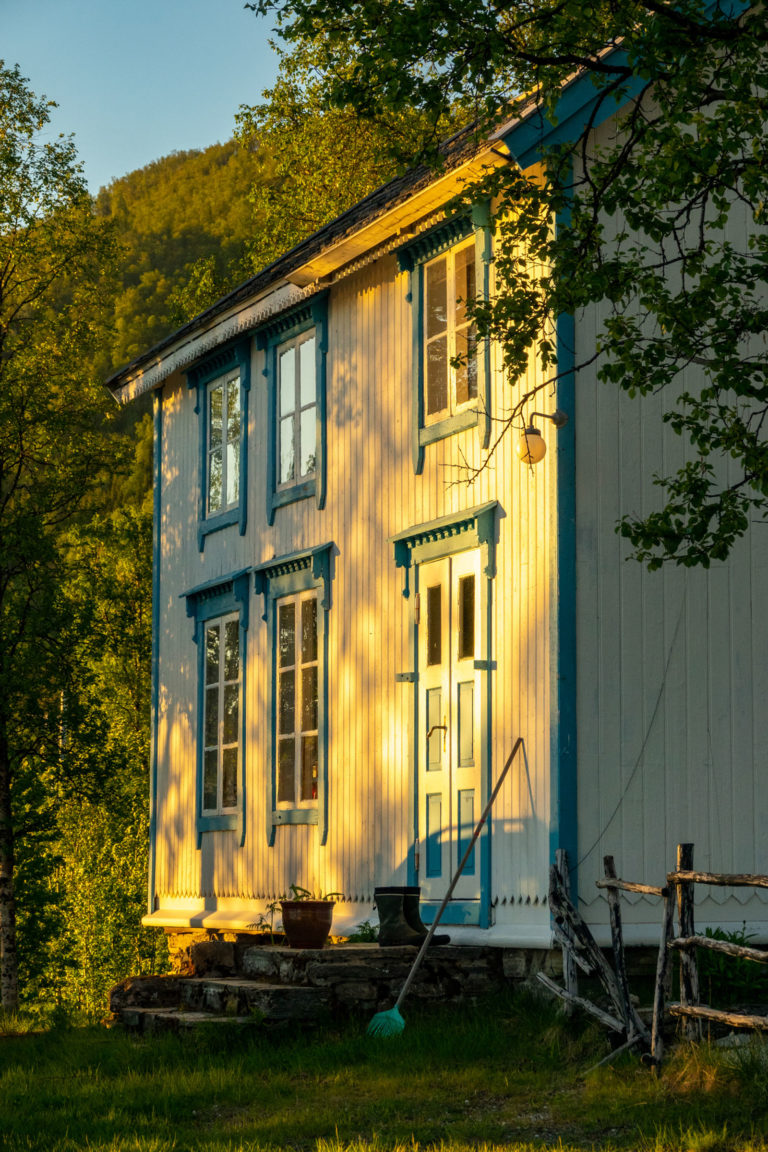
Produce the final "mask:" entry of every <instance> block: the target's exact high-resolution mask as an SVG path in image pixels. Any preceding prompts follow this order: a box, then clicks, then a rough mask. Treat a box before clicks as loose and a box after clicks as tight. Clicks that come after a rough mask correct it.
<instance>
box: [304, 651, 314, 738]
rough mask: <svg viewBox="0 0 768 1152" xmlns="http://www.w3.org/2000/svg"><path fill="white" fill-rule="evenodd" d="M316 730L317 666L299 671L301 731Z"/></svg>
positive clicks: (312, 665)
mask: <svg viewBox="0 0 768 1152" xmlns="http://www.w3.org/2000/svg"><path fill="white" fill-rule="evenodd" d="M316 728H317V664H310V666H309V668H302V670H301V730H302V732H313V731H314V730H315V729H316Z"/></svg>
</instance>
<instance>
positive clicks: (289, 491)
mask: <svg viewBox="0 0 768 1152" xmlns="http://www.w3.org/2000/svg"><path fill="white" fill-rule="evenodd" d="M316 494H317V479H316V477H314V476H313V477H312V478H311V479H310V480H302V482H301V484H294V485H293V487H291V488H278V489H277V491H276V492H274V493H273V494H272V507H273V508H282V507H284V505H286V504H294V503H295V502H296V501H297V500H309V499H310V497H312V496H315V495H316Z"/></svg>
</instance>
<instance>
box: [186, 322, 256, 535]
mask: <svg viewBox="0 0 768 1152" xmlns="http://www.w3.org/2000/svg"><path fill="white" fill-rule="evenodd" d="M187 382H188V384H189V387H190V388H194V389H195V390H196V403H195V411H196V412H197V415H198V422H199V444H200V448H199V470H200V478H199V491H198V498H197V508H198V511H197V537H198V547H199V548H200V550H201V551H202V550H203V548H204V546H205V540H206V537H207V536H208V535H209V533H211V532H217V531H219V530H220V529H222V528H227V527H229V526H230V525H233V524H237V525H238V527H239V531H240V535H241V536H243V535H244V534H245V528H246V519H247V509H246V493H247V483H248V395H249V391H250V343H249V341H247V340H241V341H239V342H238V343H237V344H231V345H229V346H228V347H226V348H222V349H219V350H218V351H217V352H215V353H214V354H213V355H211V356H209V357H207V358H206V359H205V360H202V361H200V362H199V363H198V364H196V365H195V366H194V367H193V368H191V369H190V370H189V371H188V372H187Z"/></svg>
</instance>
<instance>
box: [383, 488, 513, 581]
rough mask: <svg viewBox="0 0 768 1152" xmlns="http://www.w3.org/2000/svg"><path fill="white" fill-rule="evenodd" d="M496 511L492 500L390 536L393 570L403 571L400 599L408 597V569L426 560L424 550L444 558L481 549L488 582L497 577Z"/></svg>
mask: <svg viewBox="0 0 768 1152" xmlns="http://www.w3.org/2000/svg"><path fill="white" fill-rule="evenodd" d="M498 508H499V502H498V501H497V500H491V501H489V503H487V504H478V505H477V506H476V507H474V508H466V509H465V510H464V511H462V512H454V513H452V514H451V515H449V516H441V517H440V518H439V519H438V520H430V521H428V522H427V523H426V524H418V525H416V526H415V527H414V528H407V529H406V530H405V531H404V532H398V533H397V535H396V536H390V538H389V540H390V543H391V544H392V545H393V546H394V551H395V567H396V568H404V569H405V583H404V587H403V596H405V597H406V598H407V597H408V596H409V595H410V586H409V585H410V581H409V572H410V568H411V566H412V565H413V564H414V563H419V561H420V560H421V559H426V558H427V557H426V556H425V555H423V553H425V552H426V551H427V550H429V552H430V553H432V552H434V553H435V554H437V553H440V554H442V555H446V556H447V555H449V554H450V553H451V552H461V551H464V550H465V549H467V548H473V547H481V548H482V549H483V550H484V558H483V571H484V572H485V575H486V576H488V577H489V579H492V578H493V577H494V576H495V575H496V512H497V509H498Z"/></svg>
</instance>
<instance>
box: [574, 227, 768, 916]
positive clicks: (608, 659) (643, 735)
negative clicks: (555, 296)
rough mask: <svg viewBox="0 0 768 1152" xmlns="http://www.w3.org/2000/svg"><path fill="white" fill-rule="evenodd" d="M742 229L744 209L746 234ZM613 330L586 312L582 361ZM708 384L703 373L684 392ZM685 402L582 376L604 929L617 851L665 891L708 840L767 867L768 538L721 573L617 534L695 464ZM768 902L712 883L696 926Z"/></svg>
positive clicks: (583, 677) (590, 782) (592, 730)
mask: <svg viewBox="0 0 768 1152" xmlns="http://www.w3.org/2000/svg"><path fill="white" fill-rule="evenodd" d="M743 226H744V219H743V218H742V217H741V215H740V214H736V215H735V216H734V219H733V221H732V222H731V227H743ZM736 239H737V240H738V239H739V237H736ZM741 241H742V242H743V236H742V237H741ZM598 331H599V317H598V316H597V315H596V314H595V313H594V312H593V313H592V314H590V315H587V316H582V317H580V318H579V322H578V323H577V361H578V360H580V359H584V358H585V357H586V356H587V355H588V353H589V351H590V350H592V349H593V348H594V347H595V342H596V340H597V337H598ZM696 386H697V379H696V375H695V372H694V371H690V372H689V373H688V376H687V377H686V378H685V379H683V380H681V383H680V386H679V389H676V390H675V392H677V391H678V390H679V391H682V390H683V388H684V387H687V388H691V389H695V388H696ZM672 400H673V396H670V397H668V398H667V397H665V396H664V395H656V396H648V397H644V398H642V399H637V400H631V399H629V398H627V397H625V396H623V395H622V396H619V395H618V394H617V391H616V389H615V388H614V387H612V386H611V385H608V384H600V383H599V382H598V381H597V379H596V375H595V370H594V368H590V369H587V370H584V371H582V372H580V373H579V377H578V383H577V412H576V420H577V426H576V436H577V485H576V498H577V521H578V531H577V645H578V647H577V651H578V657H577V658H578V672H579V693H578V760H579V858H580V884H579V893H580V897H581V899H582V900H583V901H584V903H586V904H587V905H588V906H589V917H590V919H592V920H594V921H596V922H597V921H600V922H604V921H605V920H606V919H607V911H606V908H605V902H604V900H603V899H602V897H600V896H599V895H598V892H597V889H596V888H595V884H594V882H595V880H596V879H598V878H599V877H600V875H601V872H602V857H603V855H604V854H606V853H610V854H612V855H613V856H614V857H615V860H616V865H617V869H618V870H619V873H620V874H621V875H623V876H624V877H625V878H627V879H631V880H639V881H645V882H647V883H653V884H658V883H660V882H662V881H663V877H664V875H665V873H666V872H667V871H668V870H669V869H670V868H671V867H672V866H673V864H674V859H675V845H676V844H677V843H678V842H681V841H692V842H693V843H694V844H695V862H696V865H697V866H698V867H700V868H702V869H707V870H711V871H718V872H763V871H765V866H766V848H767V847H768V841H767V840H766V832H765V829H766V823H765V817H766V811H767V809H766V803H767V801H768V796H767V794H766V772H765V759H766V753H765V749H766V747H767V746H768V745H766V735H768V733H767V732H766V724H767V721H766V717H765V708H764V700H765V692H766V687H767V683H766V679H767V677H766V667H765V664H766V662H765V651H766V642H768V635H767V634H766V617H767V616H768V613H767V611H766V609H768V580H766V577H767V576H768V532H766V530H765V527H764V526H763V525H761V524H754V525H752V526H751V528H750V530H749V532H748V533H747V536H746V538H745V539H743V540H742V541H740V542H739V543H738V544H737V546H736V547H735V548H734V550H733V552H732V555H731V557H730V558H729V559H728V561H727V562H726V563H719V564H713V565H712V567H711V568H710V569H709V570H708V571H704V570H699V569H694V570H687V569H684V568H678V567H667V568H665V569H663V570H662V571H657V572H648V571H647V570H646V569H645V568H643V567H642V566H640V565H639V564H637V563H636V562H635V561H633V560H631V559H628V555H629V549H628V546H627V545H626V543H625V542H623V541H622V540H621V538H620V537H619V536H618V535H617V534H616V531H615V526H616V523H617V521H618V519H619V517H620V516H621V515H622V514H623V513H627V512H630V513H640V514H646V513H648V512H649V511H651V510H652V509H654V508H657V507H659V505H660V492H659V489H658V487H657V486H656V485H655V484H654V483H653V477H654V474H659V475H669V474H670V473H672V472H673V471H675V470H676V469H677V468H678V467H679V466H680V465H681V464H682V463H683V461H684V460H685V459H686V446H685V444H684V443H683V441H681V439H680V438H679V437H677V436H675V435H674V433H673V432H672V431H671V429H670V428H669V427H668V426H667V425H665V424H664V423H663V419H662V418H663V414H664V411H665V405H667V404H671V403H672ZM729 466H730V465H729ZM732 478H734V477H732ZM764 902H765V896H764V895H763V894H762V893H754V892H752V891H750V890H746V889H745V890H740V891H738V892H732V891H729V890H728V889H713V890H712V891H711V892H706V893H701V894H700V906H701V907H700V911H699V912H698V913H697V916H699V917H702V918H704V919H706V917H710V918H711V919H712V921H713V922H722V923H726V924H727V923H731V922H737V923H738V924H740V923H741V921H742V920H743V919H746V920H747V921H749V919H750V916H751V915H753V916H754V917H755V918H757V919H760V918H762V908H763V905H764ZM627 905H628V907H627V913H626V917H627V921H628V923H634V924H637V925H641V924H643V923H648V924H654V925H655V924H656V923H657V921H658V911H657V908H656V906H655V905H654V904H653V903H652V902H649V901H648V900H647V899H646V898H641V897H634V898H628V899H627ZM653 931H655V928H654V929H653Z"/></svg>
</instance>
